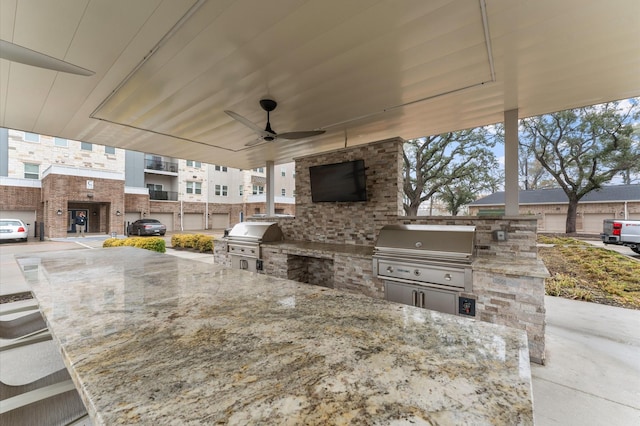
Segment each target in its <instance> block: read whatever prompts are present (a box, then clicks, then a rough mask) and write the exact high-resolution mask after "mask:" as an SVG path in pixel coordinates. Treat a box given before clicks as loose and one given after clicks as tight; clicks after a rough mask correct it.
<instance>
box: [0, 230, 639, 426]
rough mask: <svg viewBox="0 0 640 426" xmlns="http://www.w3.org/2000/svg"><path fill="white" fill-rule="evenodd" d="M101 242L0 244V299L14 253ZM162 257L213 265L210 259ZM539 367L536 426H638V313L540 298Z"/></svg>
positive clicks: (9, 283) (15, 280) (11, 275)
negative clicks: (543, 327)
mask: <svg viewBox="0 0 640 426" xmlns="http://www.w3.org/2000/svg"><path fill="white" fill-rule="evenodd" d="M104 238H105V237H102V238H94V237H91V236H90V237H87V238H67V239H64V240H63V241H45V242H33V243H32V242H29V243H27V244H24V243H17V244H0V266H1V267H2V269H1V271H2V272H1V273H0V294H7V293H8V292H11V291H13V290H15V289H26V288H27V286H26V284H25V283H24V278H23V277H22V273H21V272H20V269H19V267H18V266H17V264H16V262H15V261H14V259H13V255H14V254H19V253H28V252H30V251H31V252H36V251H50V250H74V249H86V248H97V247H102V241H103V240H104ZM167 254H168V255H172V256H179V257H184V258H188V259H192V260H196V261H201V262H207V263H213V255H212V254H211V253H197V252H193V251H189V250H175V249H172V248H168V249H167ZM545 305H546V309H547V316H546V319H547V331H546V348H547V350H546V356H547V363H546V365H544V366H541V365H537V364H531V374H532V382H533V397H534V416H535V421H536V425H538V426H547V425H563V426H566V425H580V426H590V425H593V426H599V425H616V426H626V425H630V426H631V425H640V311H637V310H631V309H623V308H616V307H611V306H604V305H598V304H594V303H588V302H579V301H573V300H567V299H562V298H557V297H550V296H547V297H545Z"/></svg>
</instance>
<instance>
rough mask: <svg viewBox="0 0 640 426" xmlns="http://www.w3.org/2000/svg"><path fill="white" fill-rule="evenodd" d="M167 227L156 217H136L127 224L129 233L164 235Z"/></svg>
mask: <svg viewBox="0 0 640 426" xmlns="http://www.w3.org/2000/svg"><path fill="white" fill-rule="evenodd" d="M165 232H167V227H166V226H165V225H163V224H162V223H160V221H159V220H157V219H138V220H136V221H135V222H133V223H132V224H131V225H129V229H127V233H128V234H129V235H164V234H165Z"/></svg>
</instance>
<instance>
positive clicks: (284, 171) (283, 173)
mask: <svg viewBox="0 0 640 426" xmlns="http://www.w3.org/2000/svg"><path fill="white" fill-rule="evenodd" d="M280 175H281V176H282V177H285V176H286V175H287V171H286V170H285V169H284V168H282V169H280Z"/></svg>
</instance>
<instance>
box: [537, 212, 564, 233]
mask: <svg viewBox="0 0 640 426" xmlns="http://www.w3.org/2000/svg"><path fill="white" fill-rule="evenodd" d="M566 230H567V215H566V214H549V213H547V214H545V215H544V229H541V231H544V232H566Z"/></svg>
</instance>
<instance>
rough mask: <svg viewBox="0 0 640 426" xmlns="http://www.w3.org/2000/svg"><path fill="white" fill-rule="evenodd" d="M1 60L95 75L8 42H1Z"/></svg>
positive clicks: (84, 74) (71, 72)
mask: <svg viewBox="0 0 640 426" xmlns="http://www.w3.org/2000/svg"><path fill="white" fill-rule="evenodd" d="M0 58H2V59H6V60H7V61H12V62H20V63H21V64H25V65H31V66H34V67H38V68H46V69H49V70H53V71H60V72H66V73H70V74H77V75H83V76H87V77H88V76H91V75H93V74H95V73H94V72H93V71H90V70H88V69H85V68H82V67H79V66H77V65H73V64H70V63H69V62H65V61H63V60H61V59H56V58H54V57H52V56H49V55H45V54H44V53H40V52H36V51H35V50H31V49H29V48H26V47H23V46H20V45H17V44H14V43H11V42H9V41H6V40H0Z"/></svg>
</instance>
